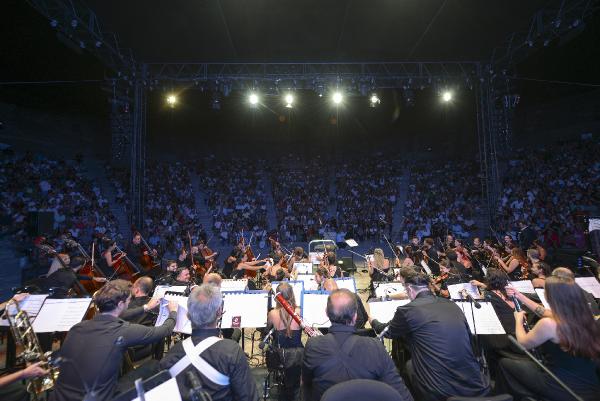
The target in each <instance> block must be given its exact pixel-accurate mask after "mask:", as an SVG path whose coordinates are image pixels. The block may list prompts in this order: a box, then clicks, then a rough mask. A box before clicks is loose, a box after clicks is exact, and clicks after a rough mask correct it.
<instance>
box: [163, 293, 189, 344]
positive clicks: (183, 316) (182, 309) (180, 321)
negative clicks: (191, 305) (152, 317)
mask: <svg viewBox="0 0 600 401" xmlns="http://www.w3.org/2000/svg"><path fill="white" fill-rule="evenodd" d="M169 301H176V302H177V305H178V308H177V321H176V323H175V328H174V329H173V331H174V332H177V333H184V334H192V322H190V320H189V319H188V316H187V301H188V297H185V296H183V295H175V294H166V295H165V296H164V298H163V299H162V300H161V302H160V309H159V311H158V317H157V318H156V323H155V324H154V326H156V327H158V326H162V325H163V323H164V322H165V320H167V318H168V317H169V308H168V305H169Z"/></svg>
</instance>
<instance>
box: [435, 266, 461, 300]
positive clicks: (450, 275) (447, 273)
mask: <svg viewBox="0 0 600 401" xmlns="http://www.w3.org/2000/svg"><path fill="white" fill-rule="evenodd" d="M462 282H463V279H462V278H461V276H460V273H459V272H458V270H457V269H456V267H455V266H452V264H451V263H450V261H449V260H448V258H447V257H446V258H441V259H440V275H439V276H438V277H436V278H435V279H432V281H431V284H432V286H433V290H434V292H435V294H436V295H438V296H440V297H444V298H450V292H449V291H448V286H449V285H453V284H459V283H462Z"/></svg>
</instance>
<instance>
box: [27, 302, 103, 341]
mask: <svg viewBox="0 0 600 401" xmlns="http://www.w3.org/2000/svg"><path fill="white" fill-rule="evenodd" d="M91 302H92V298H66V299H46V300H45V301H44V304H43V305H42V309H40V311H39V313H38V315H37V317H36V318H35V320H34V321H33V324H32V326H33V331H34V332H36V333H51V332H55V331H58V332H62V331H69V330H70V329H71V327H73V326H74V325H76V324H77V323H79V322H81V320H82V319H83V318H84V316H85V314H86V313H87V311H88V309H89V307H90V303H91Z"/></svg>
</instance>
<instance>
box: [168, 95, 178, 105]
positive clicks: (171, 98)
mask: <svg viewBox="0 0 600 401" xmlns="http://www.w3.org/2000/svg"><path fill="white" fill-rule="evenodd" d="M167 104H168V105H169V106H171V107H175V105H176V104H177V96H175V95H168V96H167Z"/></svg>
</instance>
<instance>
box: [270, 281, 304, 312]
mask: <svg viewBox="0 0 600 401" xmlns="http://www.w3.org/2000/svg"><path fill="white" fill-rule="evenodd" d="M284 282H285V283H288V284H289V285H291V286H292V288H293V290H294V298H296V305H298V306H299V307H300V308H302V291H304V281H302V280H296V281H284ZM280 283H282V281H273V282H272V283H271V288H272V289H273V295H271V298H272V300H271V305H272V306H273V307H275V305H276V303H275V302H276V301H275V293H276V292H277V286H278V285H279V284H280Z"/></svg>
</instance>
